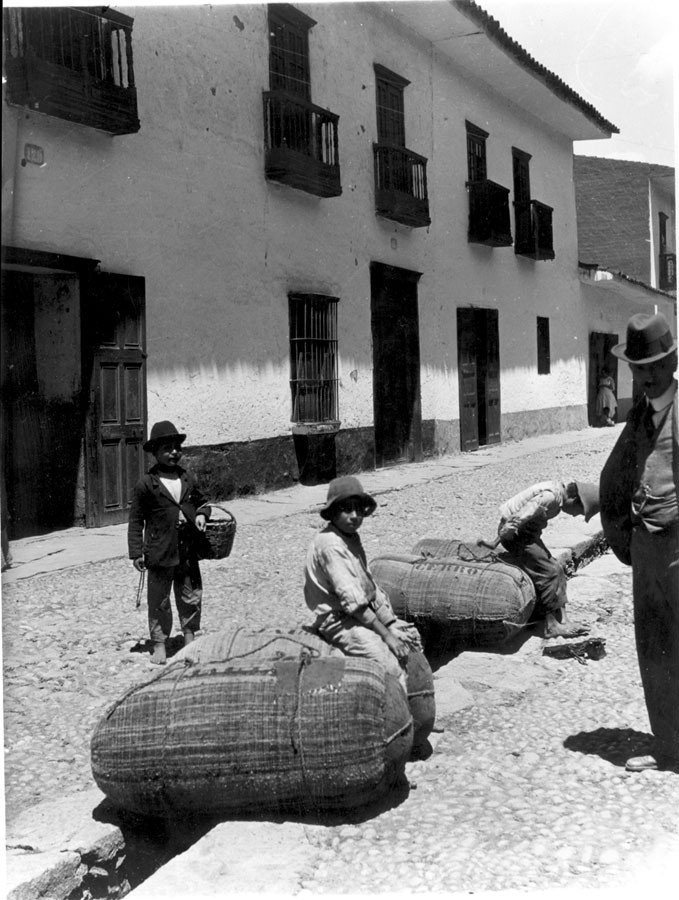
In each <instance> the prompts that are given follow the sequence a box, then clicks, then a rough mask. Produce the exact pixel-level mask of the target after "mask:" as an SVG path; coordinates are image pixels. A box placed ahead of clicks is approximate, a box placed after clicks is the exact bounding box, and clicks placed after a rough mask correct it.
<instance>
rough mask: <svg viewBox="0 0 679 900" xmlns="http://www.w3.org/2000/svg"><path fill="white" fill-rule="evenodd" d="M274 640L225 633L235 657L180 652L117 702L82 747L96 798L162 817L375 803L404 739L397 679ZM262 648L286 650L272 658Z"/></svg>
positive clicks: (397, 766)
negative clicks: (86, 753) (85, 748)
mask: <svg viewBox="0 0 679 900" xmlns="http://www.w3.org/2000/svg"><path fill="white" fill-rule="evenodd" d="M278 637H279V636H277V637H276V638H275V640H274V644H271V643H268V640H269V639H268V638H266V637H265V638H264V640H262V637H261V636H259V637H257V636H253V635H247V634H245V635H240V636H239V635H238V634H234V633H233V631H232V633H230V634H227V635H226V637H225V640H224V644H225V645H226V649H228V648H229V647H230V650H229V652H230V653H233V652H234V651H235V650H236V649H239V650H240V652H239V656H238V658H235V657H234V658H230V659H223V660H218V659H213V660H211V661H207V660H205V661H200V660H192V659H191V658H189V654H188V652H187V653H185V654H184V656H183V657H182V658H179V659H178V658H177V657H175V659H173V661H172V662H171V663H170V665H168V666H167V667H166V669H165V670H164V671H162V672H161V673H159V674H158V675H155V676H154V677H153V678H152V679H151V680H150V681H148V682H146V683H145V684H142V685H139V686H137V687H135V688H133V689H132V690H130V691H128V693H127V694H125V695H124V696H123V697H122V698H121V699H120V700H118V701H117V702H116V703H115V704H114V705H113V706H112V707H111V708H110V709H109V710H108V711H107V713H106V714H105V715H104V716H103V718H102V719H101V720H100V722H99V724H98V725H97V727H96V729H95V732H94V734H93V736H92V742H91V761H92V773H93V776H94V780H95V782H96V783H97V785H98V786H99V788H100V789H101V790H102V791H103V792H104V793H105V794H106V795H107V797H109V799H110V800H111V801H112V802H113V803H114V804H115V805H116V806H118V807H121V808H123V809H127V810H130V811H133V812H136V813H140V814H142V815H147V816H157V817H163V818H180V817H182V816H183V815H185V814H187V813H192V814H204V815H209V816H229V815H242V814H243V813H248V812H252V811H257V810H269V811H280V812H284V811H285V812H288V811H291V810H292V811H294V812H295V813H300V814H308V813H318V812H321V811H327V810H342V809H349V808H354V807H360V806H363V805H365V804H368V803H371V802H373V801H375V800H378V799H379V798H381V797H383V796H384V795H385V794H386V793H387V792H388V791H389V790H390V789H391V788H392V787H393V785H394V784H395V783H396V782H397V781H398V780H399V778H401V777H402V775H403V772H404V769H405V763H406V761H407V759H408V757H409V755H410V751H411V747H412V740H413V720H412V716H411V714H410V711H409V709H408V704H407V701H406V698H405V695H404V693H403V690H402V689H401V687H400V685H399V683H398V680H397V679H396V678H394V677H393V676H391V675H388V674H387V673H385V671H384V668H383V667H382V666H381V665H380V664H379V663H376V662H372V661H371V660H367V659H358V658H356V657H348V656H342V655H339V656H335V655H329V656H320V657H314V656H313V653H312V652H311V651H310V649H309V648H306V647H302V646H301V644H300V643H299V641H298V640H297V639H296V638H293V639H292V640H289V639H288V638H287V637H286V636H283V637H282V642H281V643H277V639H278ZM313 640H314V641H315V640H316V639H313ZM204 641H205V639H204V638H201V639H199V640H197V641H195V642H194V644H192V645H191V647H192V648H193V647H195V650H194V655H196V656H202V655H203V653H205V652H206V651H207V649H208V648H206V647H205V645H204ZM304 642H305V641H302V643H304ZM201 643H203V645H204V647H203V650H202V651H201V653H200V654H199V653H198V651H199V647H200V644H201ZM264 643H267V647H264V646H263V644H264ZM312 643H313V641H312ZM272 646H274V649H275V647H276V646H277V647H278V649H279V650H283V647H284V646H285V647H288V648H291V649H285V650H283V652H284V653H285V654H289V655H282V656H280V657H278V658H276V657H275V656H274V657H272V656H271V655H270V653H269V650H268V649H267V648H270V647H272ZM189 649H191V648H187V651H188V650H189ZM214 649H215V647H213V650H214ZM312 649H313V648H312ZM206 655H209V654H206ZM177 656H179V654H178V655H177Z"/></svg>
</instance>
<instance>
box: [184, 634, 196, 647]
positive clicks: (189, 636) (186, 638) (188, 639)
mask: <svg viewBox="0 0 679 900" xmlns="http://www.w3.org/2000/svg"><path fill="white" fill-rule="evenodd" d="M194 638H195V634H194V633H193V632H192V631H185V632H184V646H185V647H186V645H187V644H192V643H193V639H194Z"/></svg>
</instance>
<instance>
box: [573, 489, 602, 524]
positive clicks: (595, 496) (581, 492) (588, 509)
mask: <svg viewBox="0 0 679 900" xmlns="http://www.w3.org/2000/svg"><path fill="white" fill-rule="evenodd" d="M575 485H576V487H577V489H578V496H579V497H580V502H581V503H582V508H583V509H584V510H585V522H589V520H590V519H591V518H592V516H595V515H596V514H597V513H598V512H599V485H598V484H591V483H590V482H588V481H576V482H575Z"/></svg>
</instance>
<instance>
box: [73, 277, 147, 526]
mask: <svg viewBox="0 0 679 900" xmlns="http://www.w3.org/2000/svg"><path fill="white" fill-rule="evenodd" d="M144 306H145V299H144V279H143V278H138V277H134V276H131V275H115V274H111V273H100V274H96V275H92V276H90V277H89V278H88V279H87V281H86V282H84V284H83V303H82V309H83V326H84V329H83V335H84V345H83V359H84V361H85V365H86V371H85V373H84V375H85V377H87V378H88V380H89V392H88V396H89V406H88V412H87V420H86V458H87V464H86V524H87V525H88V527H96V526H101V525H105V524H112V523H115V522H124V521H126V519H127V515H128V509H129V505H130V502H131V499H132V494H133V491H134V486H135V484H136V482H137V481H138V479H139V478H140V477H141V475H142V474H143V472H144V469H145V458H144V452H143V450H142V444H143V442H144V436H145V433H146V337H145V319H144Z"/></svg>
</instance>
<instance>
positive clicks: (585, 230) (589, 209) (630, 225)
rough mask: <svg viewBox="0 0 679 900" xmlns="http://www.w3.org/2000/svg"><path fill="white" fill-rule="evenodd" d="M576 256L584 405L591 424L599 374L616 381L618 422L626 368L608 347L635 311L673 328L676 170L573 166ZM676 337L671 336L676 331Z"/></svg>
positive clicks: (593, 160)
mask: <svg viewBox="0 0 679 900" xmlns="http://www.w3.org/2000/svg"><path fill="white" fill-rule="evenodd" d="M573 163H574V165H573V173H574V180H575V200H576V210H577V221H578V255H579V258H580V273H581V282H582V291H583V300H584V308H585V311H586V315H587V319H588V328H589V377H588V408H589V421H590V424H592V425H595V424H597V421H596V412H595V405H596V392H597V382H598V380H599V376H600V373H601V371H602V369H604V368H605V369H607V370H608V371H609V372H610V374H611V375H612V377H613V380H614V381H615V384H616V390H617V394H618V402H619V410H618V419H622V418H624V417H625V416H626V414H627V412H628V411H629V409H630V407H631V405H632V403H633V401H634V386H633V383H632V378H631V373H630V371H629V367H628V366H626V365H624V364H619V363H618V360H617V359H616V357H615V356H613V355H612V354H611V353H610V348H611V347H613V346H615V344H617V343H618V342H619V341H623V340H624V339H625V331H626V325H627V321H628V319H629V317H630V316H631V315H633V314H634V313H638V312H646V313H653V312H656V311H660V312H662V313H663V315H665V316H666V318H667V319H668V321H669V322H670V323H671V326H672V328H673V329H675V328H676V318H677V308H676V295H677V276H676V259H677V257H676V239H677V231H676V203H675V171H674V169H673V168H671V167H669V166H660V165H655V164H649V163H642V162H636V161H632V160H618V159H601V158H598V157H587V156H576V157H574V161H573ZM675 333H676V332H675Z"/></svg>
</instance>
